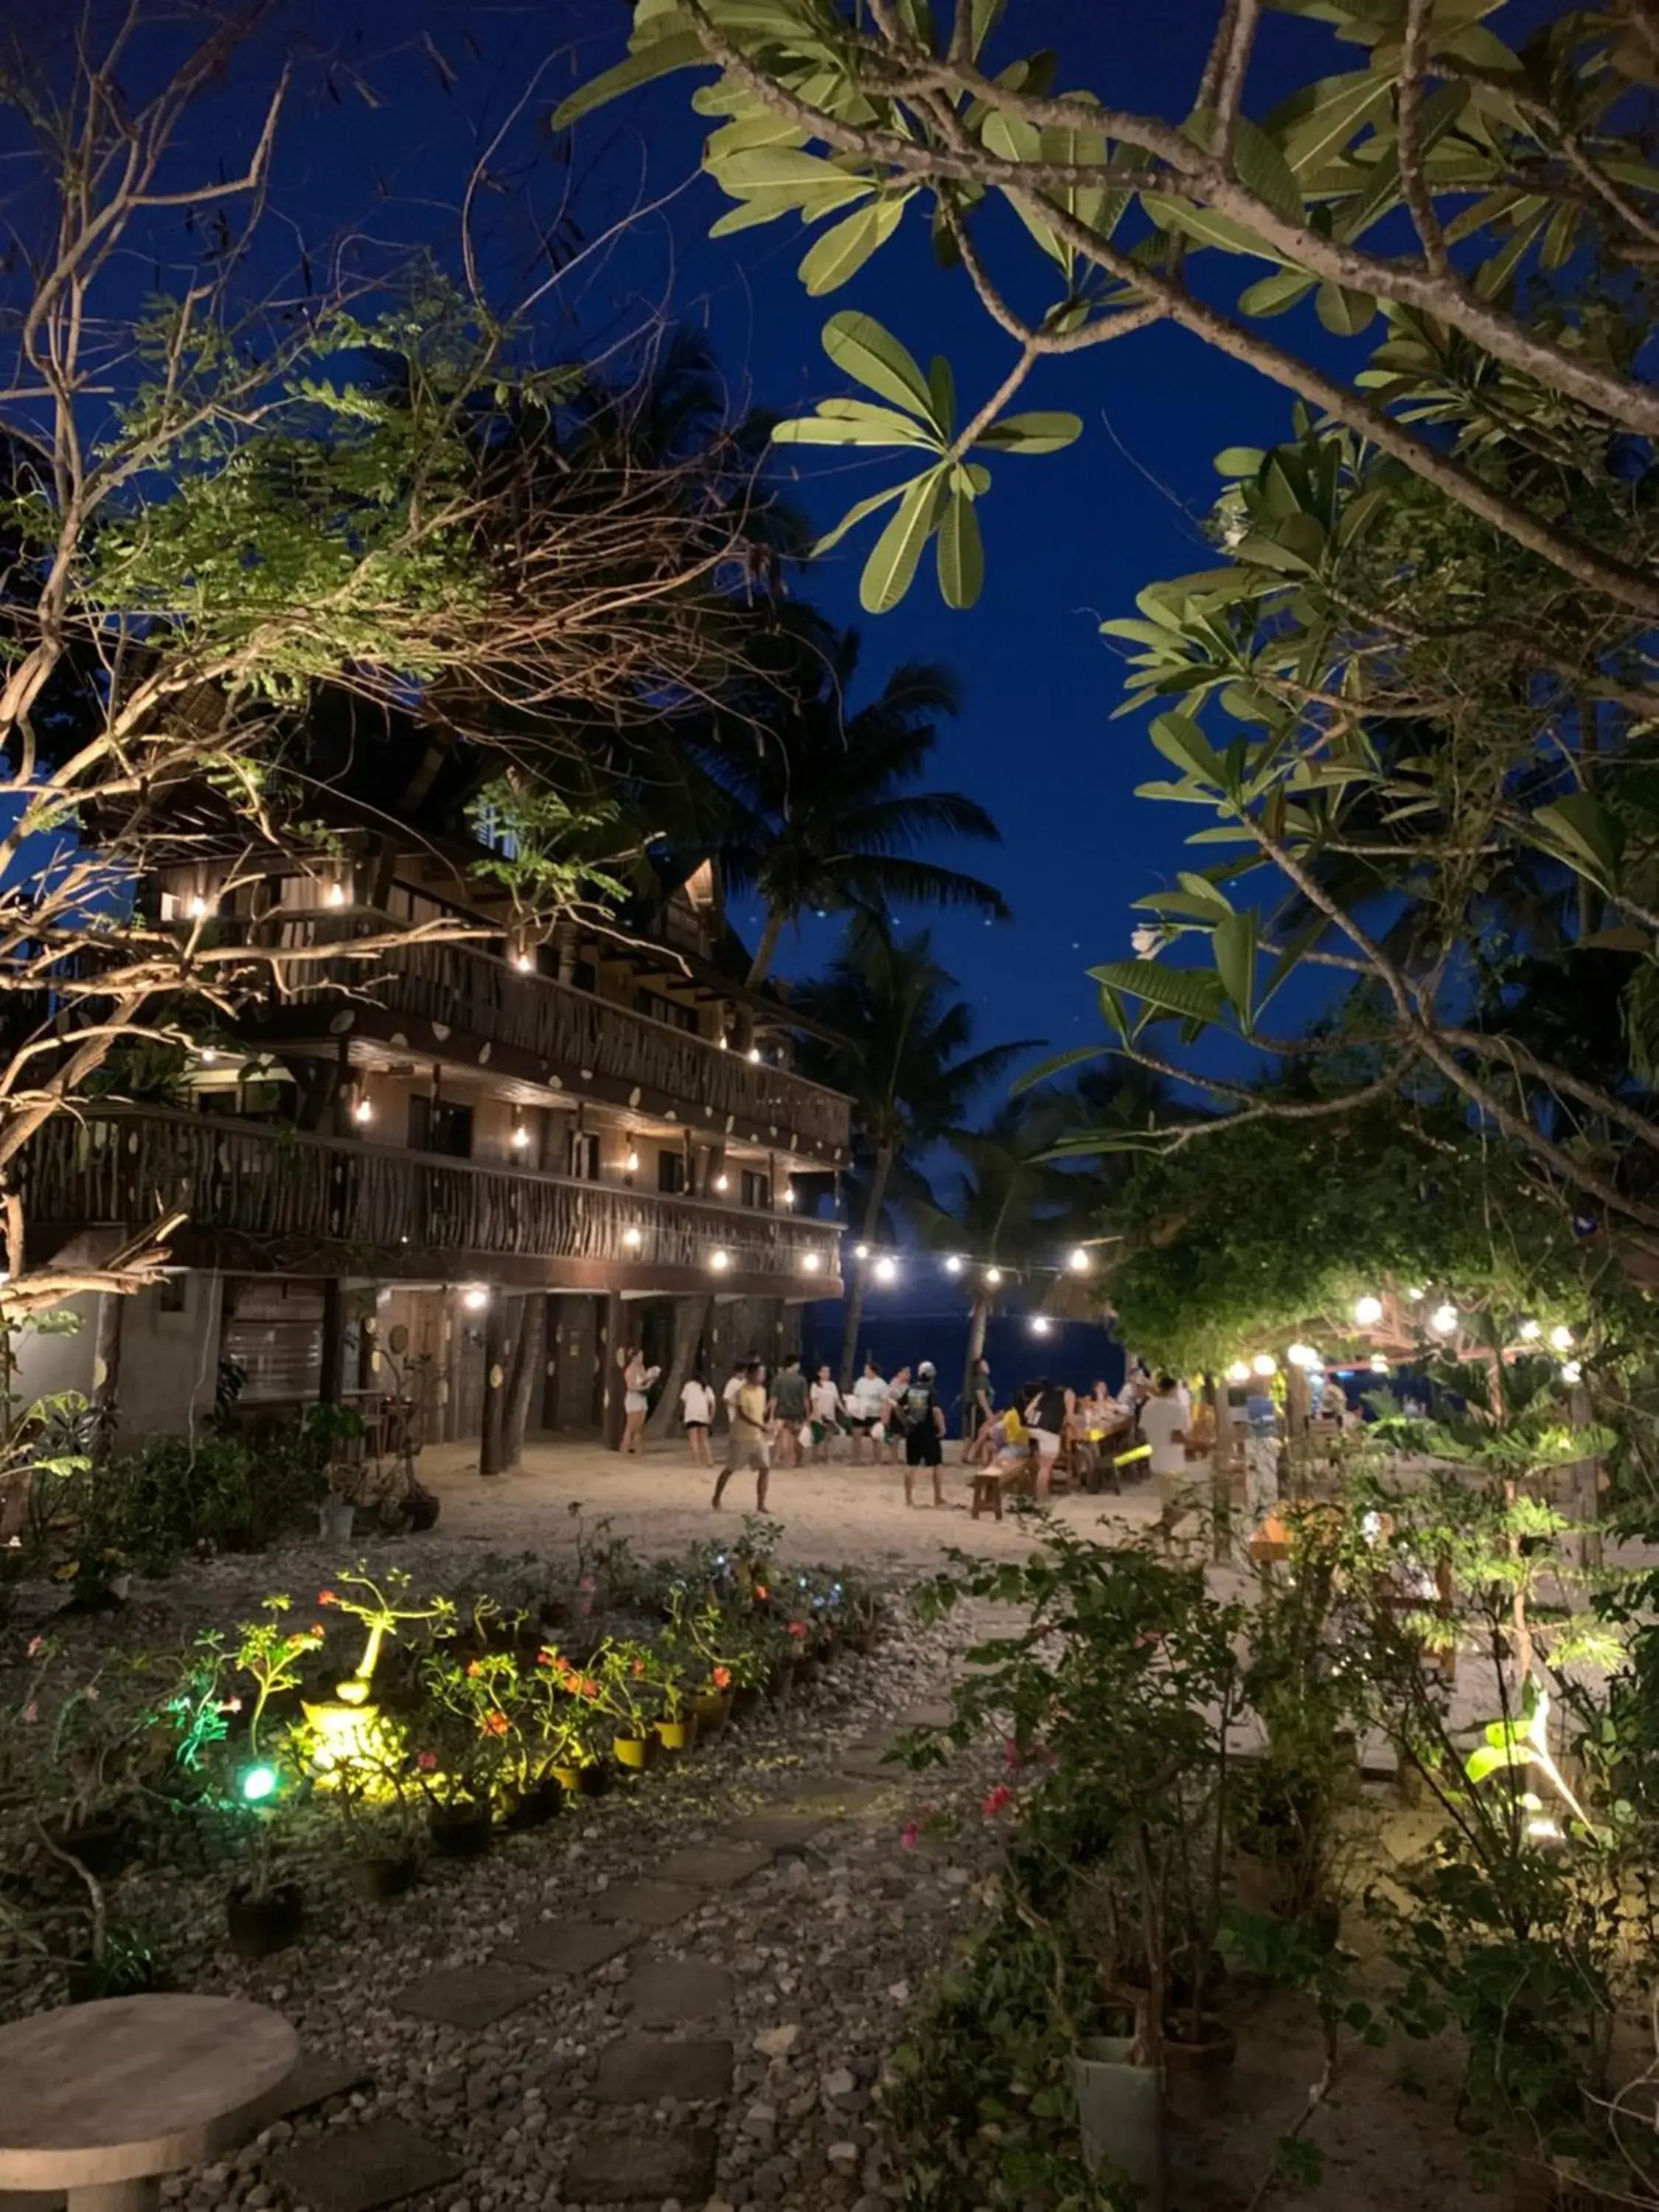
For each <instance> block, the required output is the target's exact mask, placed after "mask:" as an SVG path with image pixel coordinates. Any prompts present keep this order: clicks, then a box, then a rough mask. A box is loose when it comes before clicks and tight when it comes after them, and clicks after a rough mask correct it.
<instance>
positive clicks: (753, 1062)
mask: <svg viewBox="0 0 1659 2212" xmlns="http://www.w3.org/2000/svg"><path fill="white" fill-rule="evenodd" d="M760 1056H761V1054H760V1047H759V1046H758V1045H757V1044H751V1045H750V1048H749V1065H750V1066H751V1067H758V1066H760Z"/></svg>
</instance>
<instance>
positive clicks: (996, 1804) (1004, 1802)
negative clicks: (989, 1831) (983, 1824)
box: [980, 1782, 1014, 1820]
mask: <svg viewBox="0 0 1659 2212" xmlns="http://www.w3.org/2000/svg"><path fill="white" fill-rule="evenodd" d="M1013 1802H1014V1793H1013V1791H1012V1790H1011V1789H1010V1788H1009V1787H1008V1785H1007V1784H1006V1782H999V1783H998V1784H997V1786H996V1788H995V1789H994V1790H992V1792H991V1794H990V1796H988V1797H987V1799H986V1800H985V1802H984V1804H983V1805H982V1806H981V1808H980V1809H981V1812H982V1813H983V1814H984V1815H985V1817H986V1819H987V1820H995V1818H996V1816H997V1814H999V1813H1001V1812H1005V1811H1006V1809H1007V1808H1008V1807H1009V1806H1010V1805H1012V1803H1013Z"/></svg>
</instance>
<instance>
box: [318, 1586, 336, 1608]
mask: <svg viewBox="0 0 1659 2212" xmlns="http://www.w3.org/2000/svg"><path fill="white" fill-rule="evenodd" d="M317 1602H318V1604H319V1605H338V1603H339V1602H340V1601H339V1599H338V1598H337V1597H336V1596H335V1595H334V1593H333V1591H332V1590H319V1591H318V1593H317Z"/></svg>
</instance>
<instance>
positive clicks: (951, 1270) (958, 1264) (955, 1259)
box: [945, 1252, 962, 1275]
mask: <svg viewBox="0 0 1659 2212" xmlns="http://www.w3.org/2000/svg"><path fill="white" fill-rule="evenodd" d="M945 1273H946V1274H947V1275H959V1274H960V1273H962V1255H961V1253H960V1252H952V1253H951V1255H950V1257H949V1258H948V1259H947V1260H946V1261H945Z"/></svg>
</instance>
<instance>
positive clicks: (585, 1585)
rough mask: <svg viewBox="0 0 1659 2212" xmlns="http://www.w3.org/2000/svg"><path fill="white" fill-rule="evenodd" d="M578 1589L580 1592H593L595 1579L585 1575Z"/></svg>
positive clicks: (577, 1586)
mask: <svg viewBox="0 0 1659 2212" xmlns="http://www.w3.org/2000/svg"><path fill="white" fill-rule="evenodd" d="M576 1588H577V1589H579V1590H586V1591H591V1590H592V1588H593V1577H592V1575H584V1576H583V1577H582V1578H581V1580H580V1582H579V1583H577V1585H576Z"/></svg>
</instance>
